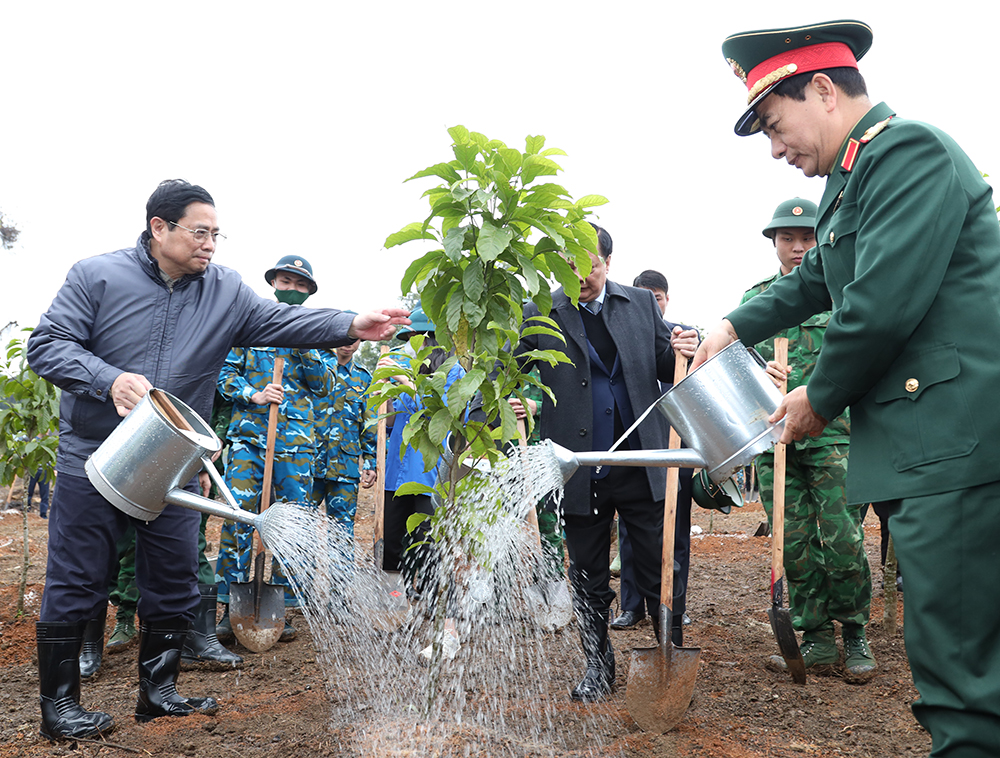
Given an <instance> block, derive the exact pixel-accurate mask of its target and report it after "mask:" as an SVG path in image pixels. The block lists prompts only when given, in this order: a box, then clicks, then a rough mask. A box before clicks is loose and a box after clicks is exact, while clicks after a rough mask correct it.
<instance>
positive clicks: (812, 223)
mask: <svg viewBox="0 0 1000 758" xmlns="http://www.w3.org/2000/svg"><path fill="white" fill-rule="evenodd" d="M815 227H816V204H815V203H812V202H810V201H809V200H804V199H803V198H800V197H795V198H792V199H791V200H786V201H785V202H783V203H781V204H780V205H779V206H778V207H777V208H776V209H775V211H774V215H773V216H772V218H771V221H770V223H768V225H767V226H765V227H764V229H763V234H764V236H765V237H767V238H768V239H770V240H771V241H772V242H773V243H774V250H775V252H776V253H777V256H778V273H776V274H775V275H774V276H771V277H769V278H767V279H765V280H764V281H762V282H758V283H757V284H755V285H754V286H753V287H751V288H750V289H749V290H747V292H746V294H744V295H743V300H742V302H744V303H745V302H747V301H748V300H750V299H751V298H752V297H755V296H757V295H759V294H760V293H762V292H764V291H766V290H767V289H768V288H769V287H770V286H771V285H772V284H774V283H775V282H776V281H778V279H780V278H781V277H783V276H787V275H788V274H790V273H791V272H792V270H793V269H795V268H796V267H797V266H798V265H799V264H800V263H801V262H802V258H803V256H804V255H805V253H806V251H807V250H809V249H810V248H813V247H815V246H816V231H815ZM829 320H830V312H829V311H823V312H821V313H817V314H816V315H815V316H810V317H809V318H808V319H806V320H805V321H804V322H802V323H801V324H799V325H797V326H793V327H790V328H788V329H785V330H783V331H781V332H779V333H778V334H777V335H776V336H778V337H786V338H787V339H788V366H787V368H788V371H787V375H786V372H785V367H780V366H778V364H777V363H774V342H773V341H771V340H765V341H764V342H761V343H760V344H758V345H756V348H757V351H758V352H759V353H760V354H761V355H762V356H763V357H764V359H765V360H767V361H768V362H769V369H770V371H771V372H773V373H774V374H775V377H776V378H777V379H778V380H780V379H783V378H786V376H787V379H788V389H789V390H793V389H795V388H796V387H801V386H803V385H805V384H806V382H808V380H809V376H810V375H811V374H812V371H813V367H814V366H815V365H816V359H817V358H818V357H819V352H820V348H821V347H822V345H823V333H824V332H825V331H826V325H827V322H828V321H829ZM850 434H851V426H850V421H849V420H848V412H847V411H846V410H845V411H844V413H843V414H841V415H840V416H838V417H837V418H835V419H834V420H833V421H831V422H830V423H829V424H827V425H826V428H825V429H823V431H822V433H821V434H819V436H817V437H804V438H803V439H801V440H799V441H797V442H796V443H795V444H793V445H789V446H788V450H787V454H786V462H787V469H786V479H785V482H786V484H785V574H786V576H787V577H788V605H789V608H790V609H791V613H792V623H793V624H794V625H795V628H796V629H799V630H801V631H802V657H803V659H804V660H805V664H806V668H807V669H810V670H811V671H813V672H816V673H819V672H820V671H824V670H828V669H829V668H830V667H831V666H833V665H834V664H836V663H837V662H838V661H839V658H840V653H839V652H838V650H837V644H836V641H835V639H834V625H833V622H834V621H839V622H840V624H841V631H842V633H843V637H844V657H845V661H844V669H845V672H846V678H847V679H848V680H849V681H854V682H862V681H865V680H867V679H869V678H871V675H872V674H873V673H874V671H875V658H874V656H873V655H872V653H871V649H870V648H869V646H868V642H867V639H866V637H865V626H867V624H868V616H869V611H870V610H871V598H872V581H871V571H870V569H869V568H868V559H867V557H866V556H865V548H864V532H863V530H862V528H861V521H862V509H861V508H859V507H858V506H856V505H848V504H847V500H846V498H845V493H844V489H845V485H846V483H847V451H848V444H849V443H850ZM757 470H758V473H759V474H760V487H761V495H762V496H763V497H762V498H761V499H762V501H763V503H764V509H765V510H766V511H767V516H768V519H770V518H771V503H772V502H773V500H772V498H773V495H774V453H773V452H767V453H764V454H763V455H761V456H759V457H758V458H757ZM769 665H770V666H772V667H777V668H779V669H785V668H786V666H785V659H784V658H782V657H781V656H780V655H773V656H771V658H770V661H769Z"/></svg>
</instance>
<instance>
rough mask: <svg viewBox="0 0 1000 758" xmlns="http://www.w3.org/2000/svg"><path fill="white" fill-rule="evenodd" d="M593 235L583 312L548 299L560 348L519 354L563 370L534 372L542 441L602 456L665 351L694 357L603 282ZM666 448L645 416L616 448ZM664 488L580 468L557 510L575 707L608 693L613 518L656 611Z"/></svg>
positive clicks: (635, 299)
mask: <svg viewBox="0 0 1000 758" xmlns="http://www.w3.org/2000/svg"><path fill="white" fill-rule="evenodd" d="M595 229H596V230H597V233H598V243H599V244H598V251H597V252H598V254H595V253H593V252H591V254H590V257H591V261H592V264H593V267H592V269H591V272H590V274H589V275H588V276H587V277H586V278H583V277H581V279H580V281H581V285H580V304H581V306H582V307H580V308H577V307H576V305H575V304H574V303H573V302H572V301H571V300H570V298H569V296H568V295H567V294H566V293H565V292H564V291H563V290H562V289H559V290H557V291H556V292H555V293H553V296H552V312H551V314H550V317H551V318H552V319H553V320H554V321H555V322H556V323H557V324H558V325H559V328H560V330H561V331H562V333H563V335H564V336H565V337H566V343H565V344H563V343H562V342H561V341H560V340H558V339H556V338H555V337H551V336H548V335H539V334H526V335H524V337H523V338H522V340H521V342H520V343H519V345H518V352H519V353H522V354H523V353H524V352H527V351H529V350H561V351H562V352H564V353H565V354H566V356H567V357H568V358H569V359H570V360H571V361H572V364H566V363H560V364H558V365H556V366H550V365H549V364H547V363H539V364H538V369H539V375H540V378H541V381H542V383H543V384H544V385H545V386H547V387H548V388H549V389H551V390H552V392H553V393H554V394H555V396H556V398H557V400H558V404H557V405H553V404H552V401H551V400H550V399H549V398H548V396H546V397H545V399H544V400H543V406H542V420H541V435H542V437H543V438H547V439H551V440H552V441H553V442H555V443H557V444H559V445H562V446H563V447H566V448H568V449H570V450H574V451H585V450H608V449H609V448H610V447H611V446H612V444H614V442H615V440H617V439H619V438H620V437H621V435H622V434H624V432H625V430H626V429H628V428H629V427H630V426H631V425H632V424H633V422H634V421H635V419H636V418H638V416H639V415H640V414H641V413H642V412H643V411H645V410H646V409H647V408H648V407H650V406H651V405H652V404H653V403H655V402H656V401H657V400H658V399H659V397H660V385H659V381H666V382H669V381H672V380H673V375H674V352H673V348H674V347H677V348H680V349H683V350H684V351H686V352H687V353H688V354H689V355H694V349H695V348H696V347H697V332H680V331H678V333H677V334H675V335H673V337H672V336H671V331H670V329H669V328H668V327H667V325H666V323H665V322H664V321H663V315H662V314H661V313H660V309H659V307H657V305H656V301H655V299H654V298H653V294H652V293H651V292H650V291H649V290H643V289H636V288H634V287H623V286H622V285H620V284H617V283H615V282H612V281H610V280H608V278H607V275H608V266H609V261H610V259H611V251H612V247H611V245H612V242H611V235H609V234H608V233H607V231H605V230H604V229H601V228H600V227H597V226H595ZM524 315H525V319H526V320H527V319H530V318H531V317H533V316H537V315H538V309H537V307H536V306H535V305H534V304H532V303H529V304H528V305H527V306H526V308H525V312H524ZM672 343H673V344H672ZM667 441H668V440H667V423H666V420H665V419H664V418H663V416H662V415H660V414H659V413H653V414H651V415H650V416H649V417H648V418H647V419H646V420H645V421H644V422H643V423H642V424H640V425H639V426H638V428H637V429H636V431H635V432H634V433H633V434H632V435H631V436H630V437H629V438H627V439H626V441H625V442H624V443H623V444H622V445H620V448H621V449H630V448H632V449H640V448H641V449H658V448H665V447H666V446H667ZM666 482H667V477H666V473H665V470H664V469H662V468H652V467H651V468H646V469H643V468H632V467H615V466H605V467H602V468H601V469H600V470H598V469H594V468H581V469H580V470H579V471H577V472H576V474H574V476H573V477H572V478H571V479H570V480H569V482H567V484H566V488H565V496H564V499H563V504H564V510H565V512H564V517H565V531H566V545H567V548H568V550H569V557H570V580H571V582H572V583H573V588H574V592H575V595H576V601H577V613H578V615H579V619H580V635H581V639H582V642H583V649H584V653H585V655H586V658H587V672H586V674H585V676H584V678H583V681H581V682H580V683H579V684H578V685H577V686H576V687H575V688H574V689H573V692H572V697H573V699H574V700H585V701H593V700H597V699H599V698H601V697H603V696H604V695H606V694H607V693H608V692H610V691H611V688H612V687H613V686H614V681H615V660H614V651H613V650H612V649H611V643H610V641H609V640H608V620H609V619H608V611H609V609H610V608H611V601H612V600H613V599H614V597H615V593H614V590H612V589H611V588H610V587H609V581H610V576H611V574H610V567H609V563H608V554H609V552H610V547H611V546H610V531H611V522H612V519H613V518H614V515H615V512H616V511H617V512H618V517H619V519H620V520H621V521H622V522H624V523H625V524H626V525H627V526H628V530H629V533H630V534H631V535H632V548H633V553H634V555H635V579H636V585H637V587H638V589H639V592H640V593H641V594H642V596H643V597H644V598H646V600H647V602H650V603H655V605H659V597H660V555H661V544H662V541H663V498H664V493H665V491H666ZM675 586H676V584H675ZM654 607H655V606H654ZM678 630H679V627H678Z"/></svg>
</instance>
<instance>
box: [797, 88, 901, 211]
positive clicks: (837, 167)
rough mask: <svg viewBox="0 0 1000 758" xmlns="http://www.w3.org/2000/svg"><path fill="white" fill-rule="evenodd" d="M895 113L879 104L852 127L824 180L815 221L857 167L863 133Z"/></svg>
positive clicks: (830, 203) (835, 199)
mask: <svg viewBox="0 0 1000 758" xmlns="http://www.w3.org/2000/svg"><path fill="white" fill-rule="evenodd" d="M895 115H896V113H895V111H893V110H892V108H890V107H889V106H888V105H886V104H885V103H879V104H878V105H876V106H874V107H873V108H871V109H870V110H869V111H868V112H867V113H866V114H865V115H864V116H862V117H861V120H860V121H858V123H857V124H855V125H854V128H853V129H852V130H851V133H850V134H849V135H847V139H845V140H844V144H843V145H841V146H840V152H838V153H837V160H836V161H835V162H834V164H833V170H832V171H831V172H830V176H829V178H828V179H827V180H826V190H825V191H824V192H823V199H822V200H821V201H820V204H819V215H818V216H817V219H821V218H823V217H824V216H826V214H827V212H828V211H829V210H830V208H831V207H833V206H834V205H835V204H836V202H837V200H838V199H839V197H840V194H841V192H843V190H844V186H845V185H846V184H847V180H848V178H849V177H850V175H851V171H853V170H854V167H855V166H856V165H857V160H858V154H859V153H860V152H861V150H863V149H864V147H865V144H867V143H866V142H862V139H863V138H864V136H865V132H867V131H868V130H869V129H871V128H872V127H873V126H875V125H876V124H877V123H879V122H880V121H884V120H885V119H887V118H890V117H892V116H895Z"/></svg>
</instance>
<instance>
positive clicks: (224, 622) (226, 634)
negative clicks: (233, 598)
mask: <svg viewBox="0 0 1000 758" xmlns="http://www.w3.org/2000/svg"><path fill="white" fill-rule="evenodd" d="M215 636H216V637H217V638H218V639H219V640H220V641H222V642H232V641H233V640H234V639H236V635H235V634H233V622H232V621H230V620H229V603H223V604H222V618H221V619H219V623H218V624H216V625H215Z"/></svg>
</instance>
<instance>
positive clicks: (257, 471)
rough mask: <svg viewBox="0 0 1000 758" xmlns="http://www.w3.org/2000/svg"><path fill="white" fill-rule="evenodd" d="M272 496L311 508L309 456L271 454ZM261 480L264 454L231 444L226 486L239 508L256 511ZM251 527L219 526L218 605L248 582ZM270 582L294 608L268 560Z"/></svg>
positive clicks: (283, 578) (281, 576) (245, 445)
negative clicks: (233, 585) (238, 584)
mask: <svg viewBox="0 0 1000 758" xmlns="http://www.w3.org/2000/svg"><path fill="white" fill-rule="evenodd" d="M273 476H274V479H273V483H274V496H275V498H276V499H277V500H283V501H285V502H288V503H301V504H303V505H311V504H312V501H311V499H310V496H311V495H312V456H311V455H310V454H308V453H287V454H286V453H275V454H274V474H273ZM263 480H264V451H263V450H262V449H261V448H259V447H257V446H256V445H250V444H248V443H245V442H241V441H234V442H233V444H232V447H231V448H230V450H229V462H228V464H227V465H226V485H227V486H228V487H229V489H230V491H231V492H232V493H233V497H234V498H236V502H238V503H239V505H240V508H242V509H243V510H245V511H250V512H252V513H256V512H257V508H258V506H259V504H260V489H261V485H262V483H263ZM252 543H253V528H252V527H251V526H248V525H246V524H238V523H236V522H235V521H226V522H224V523H223V525H222V535H221V537H220V539H219V558H218V561H217V562H216V564H215V578H216V581H217V583H218V585H219V602H220V603H228V602H229V585H230V584H231V583H232V582H247V581H249V580H250V551H251V545H252ZM270 581H271V583H273V584H278V585H281V586H282V587H284V588H285V606H286V607H289V608H293V607H297V606H298V605H299V599H298V597H296V595H295V593H294V592H293V591H292V589H291V586H290V584H289V581H288V578H287V577H286V576H285V574H284V572H283V571H282V570H281V566H279V565H278V562H277V561H276V560H272V561H271V580H270Z"/></svg>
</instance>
